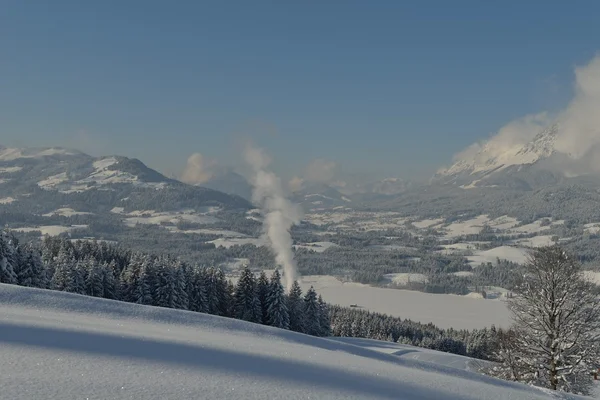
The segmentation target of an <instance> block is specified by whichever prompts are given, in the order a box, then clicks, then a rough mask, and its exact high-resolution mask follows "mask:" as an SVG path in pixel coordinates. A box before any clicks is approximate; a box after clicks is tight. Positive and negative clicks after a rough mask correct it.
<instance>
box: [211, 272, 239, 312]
mask: <svg viewBox="0 0 600 400" xmlns="http://www.w3.org/2000/svg"><path fill="white" fill-rule="evenodd" d="M216 276H217V291H218V293H219V297H218V299H219V315H221V316H223V317H232V316H233V315H234V310H233V308H234V291H235V288H234V286H233V284H232V283H231V282H229V281H228V280H227V277H226V276H225V272H223V270H222V269H221V268H218V269H217V271H216Z"/></svg>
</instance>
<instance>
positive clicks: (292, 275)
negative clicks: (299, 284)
mask: <svg viewBox="0 0 600 400" xmlns="http://www.w3.org/2000/svg"><path fill="white" fill-rule="evenodd" d="M244 156H245V159H246V162H247V163H248V164H249V165H250V166H251V167H252V177H251V179H250V180H251V183H252V186H253V187H254V191H253V193H252V200H253V201H254V202H255V203H256V204H257V205H258V206H260V207H261V209H262V211H263V214H264V222H263V229H264V233H265V235H266V236H267V238H268V240H269V243H270V245H271V248H272V249H273V251H274V252H275V261H276V262H277V264H278V265H279V266H280V267H282V268H283V271H284V278H285V283H286V288H287V290H290V288H291V287H292V284H293V283H294V280H296V277H297V268H296V260H294V254H293V252H292V236H291V235H290V228H291V227H292V225H295V224H298V223H300V220H301V219H302V211H301V209H300V207H299V206H298V205H296V204H293V203H292V202H290V201H289V200H288V199H287V198H286V197H285V193H284V190H283V187H282V185H281V180H280V179H279V178H278V177H277V175H275V174H274V173H273V172H271V171H269V170H268V166H269V164H270V162H271V159H270V158H269V156H268V155H266V154H265V152H264V151H263V150H262V149H260V148H257V147H254V146H252V145H248V146H247V147H246V149H245V151H244Z"/></svg>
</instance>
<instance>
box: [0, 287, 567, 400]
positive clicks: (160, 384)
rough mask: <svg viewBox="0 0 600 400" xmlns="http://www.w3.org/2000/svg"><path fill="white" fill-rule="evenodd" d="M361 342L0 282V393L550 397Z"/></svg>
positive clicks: (10, 396)
mask: <svg viewBox="0 0 600 400" xmlns="http://www.w3.org/2000/svg"><path fill="white" fill-rule="evenodd" d="M379 343H381V345H386V344H387V343H385V342H379ZM357 344H360V343H359V342H358V343H357ZM367 344H368V346H366V347H360V346H358V345H352V344H346V343H342V342H339V341H335V340H328V339H321V338H315V337H311V336H306V335H302V334H297V333H293V332H289V331H284V330H279V329H275V328H270V327H266V326H262V325H256V324H251V323H246V322H242V321H237V320H232V319H226V318H220V317H215V316H209V315H205V314H198V313H192V312H188V311H178V310H171V309H164V308H158V307H150V306H141V305H136V304H129V303H120V302H116V301H111V300H103V299H97V298H91V297H84V296H79V295H74V294H69V293H62V292H53V291H46V290H40V289H29V288H22V287H17V286H10V285H0V369H1V370H2V374H0V387H2V390H1V391H0V398H1V399H10V400H18V399H31V398H43V399H67V398H68V399H71V398H78V399H86V398H87V399H125V398H127V399H131V398H135V399H141V398H143V399H167V398H168V399H191V398H206V399H208V398H210V399H233V398H239V399H276V398H285V399H293V398H303V399H306V398H319V399H353V398H354V399H359V398H365V399H367V398H368V399H423V400H424V399H450V400H452V399H478V400H482V399H494V400H496V399H550V398H556V397H554V396H553V395H551V394H550V393H548V392H544V391H542V390H538V389H536V388H532V387H528V386H524V385H520V384H515V383H509V382H503V381H499V380H496V379H493V378H489V377H485V376H482V375H479V374H476V373H473V372H469V371H465V370H464V368H453V367H449V366H448V365H436V364H433V363H431V362H423V361H419V360H411V359H405V358H402V357H398V356H397V355H394V354H385V353H382V352H378V351H373V350H371V349H369V348H367V347H373V346H374V345H376V344H377V342H375V341H369V342H368V343H367ZM430 359H431V357H430ZM564 398H576V397H567V396H565V397H564Z"/></svg>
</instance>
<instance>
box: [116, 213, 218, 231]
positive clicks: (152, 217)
mask: <svg viewBox="0 0 600 400" xmlns="http://www.w3.org/2000/svg"><path fill="white" fill-rule="evenodd" d="M111 212H112V213H113V214H121V215H123V216H125V217H126V218H125V220H124V222H125V225H127V226H129V227H135V226H136V225H137V224H144V225H161V224H164V223H167V224H172V225H177V224H178V223H179V222H191V223H195V224H214V223H216V222H218V221H219V219H218V218H216V217H214V216H212V215H208V214H211V213H213V210H208V211H207V212H205V213H202V212H196V211H194V210H181V211H173V212H157V211H154V210H144V211H132V212H130V213H126V214H125V210H124V208H123V207H115V208H113V209H112V210H111ZM190 233H193V232H190Z"/></svg>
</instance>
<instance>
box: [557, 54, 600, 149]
mask: <svg viewBox="0 0 600 400" xmlns="http://www.w3.org/2000/svg"><path fill="white" fill-rule="evenodd" d="M558 122H559V124H560V135H559V137H558V139H557V143H556V147H557V150H559V151H561V152H564V153H567V154H569V155H570V156H571V157H572V158H580V157H582V156H584V155H585V153H586V152H587V151H588V150H589V149H590V148H592V147H594V146H595V145H598V144H600V55H598V56H596V57H595V58H594V59H593V60H592V61H591V62H590V63H589V64H587V65H585V66H582V67H577V68H575V96H574V98H573V100H571V102H570V103H569V105H568V106H567V108H566V109H565V110H564V111H563V112H561V113H560V114H559V117H558Z"/></svg>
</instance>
